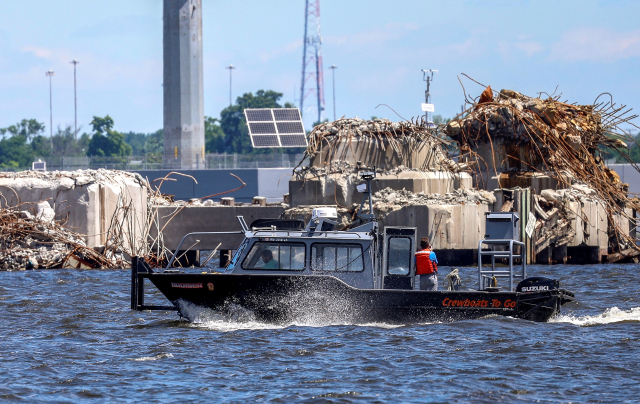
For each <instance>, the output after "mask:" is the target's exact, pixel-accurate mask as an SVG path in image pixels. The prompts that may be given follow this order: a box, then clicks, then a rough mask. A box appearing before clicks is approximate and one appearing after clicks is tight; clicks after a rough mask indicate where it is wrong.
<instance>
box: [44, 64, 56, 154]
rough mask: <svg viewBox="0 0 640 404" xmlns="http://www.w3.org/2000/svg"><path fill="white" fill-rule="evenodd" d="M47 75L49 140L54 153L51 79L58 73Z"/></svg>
mask: <svg viewBox="0 0 640 404" xmlns="http://www.w3.org/2000/svg"><path fill="white" fill-rule="evenodd" d="M45 74H46V75H47V77H49V131H50V136H49V138H50V140H51V151H52V152H53V96H52V91H51V77H52V76H55V75H56V72H54V71H53V70H48V71H47V72H46V73H45Z"/></svg>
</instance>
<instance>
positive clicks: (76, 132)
mask: <svg viewBox="0 0 640 404" xmlns="http://www.w3.org/2000/svg"><path fill="white" fill-rule="evenodd" d="M70 63H71V64H72V65H73V110H74V114H75V128H74V129H75V130H74V132H73V136H74V138H75V140H76V142H77V141H78V93H77V91H76V66H77V65H78V63H80V62H78V61H77V60H75V59H73V60H72V61H71V62H70Z"/></svg>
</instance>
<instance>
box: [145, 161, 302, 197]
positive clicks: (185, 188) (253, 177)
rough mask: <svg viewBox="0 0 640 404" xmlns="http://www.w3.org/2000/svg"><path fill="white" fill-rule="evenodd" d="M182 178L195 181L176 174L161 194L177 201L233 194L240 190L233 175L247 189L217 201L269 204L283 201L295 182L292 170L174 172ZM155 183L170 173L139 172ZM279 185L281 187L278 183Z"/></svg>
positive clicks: (238, 183)
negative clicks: (255, 199) (262, 199)
mask: <svg viewBox="0 0 640 404" xmlns="http://www.w3.org/2000/svg"><path fill="white" fill-rule="evenodd" d="M174 171H175V172H179V173H181V174H186V175H189V176H192V177H193V178H195V180H196V181H197V183H196V182H194V181H193V180H192V179H191V178H188V177H185V176H181V175H176V174H173V175H172V176H171V177H170V178H173V179H175V181H164V182H163V183H162V187H161V189H160V190H161V192H162V193H163V194H168V195H174V198H175V199H176V200H188V199H191V198H202V197H205V196H208V195H213V194H217V193H220V192H225V191H229V190H232V189H235V188H238V187H239V186H240V185H242V184H241V183H240V181H238V179H237V178H235V177H233V176H232V175H230V174H235V175H237V176H238V177H240V178H241V179H242V181H244V182H245V183H246V184H247V185H246V186H245V187H244V188H242V189H239V190H237V191H234V192H231V193H228V194H225V195H220V196H216V197H213V198H212V199H214V200H219V199H220V198H222V197H225V196H231V197H234V198H236V201H238V202H251V198H253V197H254V196H264V197H266V198H267V201H268V202H275V201H281V200H282V196H283V195H284V194H286V193H288V192H289V183H288V181H289V178H291V176H290V175H291V171H292V170H291V169H290V168H239V169H218V170H174ZM135 172H137V173H139V174H140V175H142V177H144V178H148V179H149V182H150V183H151V182H153V181H154V180H156V179H158V178H162V177H165V176H166V175H167V174H169V173H170V172H171V171H170V170H141V171H135ZM278 182H279V183H278ZM153 185H154V186H158V185H160V181H155V182H154V183H153Z"/></svg>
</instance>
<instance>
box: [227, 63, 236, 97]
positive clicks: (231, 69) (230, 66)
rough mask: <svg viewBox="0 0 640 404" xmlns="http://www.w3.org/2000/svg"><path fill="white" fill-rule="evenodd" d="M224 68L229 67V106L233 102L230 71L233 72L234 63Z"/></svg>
mask: <svg viewBox="0 0 640 404" xmlns="http://www.w3.org/2000/svg"><path fill="white" fill-rule="evenodd" d="M225 69H229V106H232V105H233V102H231V84H232V81H231V72H233V69H235V66H234V65H229V66H227V67H225Z"/></svg>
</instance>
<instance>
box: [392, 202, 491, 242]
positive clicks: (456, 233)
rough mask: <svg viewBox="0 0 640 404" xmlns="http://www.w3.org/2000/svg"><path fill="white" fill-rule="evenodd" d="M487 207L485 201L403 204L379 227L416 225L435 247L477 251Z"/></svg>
mask: <svg viewBox="0 0 640 404" xmlns="http://www.w3.org/2000/svg"><path fill="white" fill-rule="evenodd" d="M488 209H489V207H488V205H484V204H480V205H475V204H468V205H416V206H403V207H402V208H401V209H398V210H396V211H393V212H390V213H389V214H388V215H387V216H386V217H384V219H383V220H382V223H381V224H380V227H381V228H382V227H384V226H407V227H417V228H418V237H425V236H426V237H429V238H430V239H431V245H432V246H433V248H434V249H435V250H438V249H456V250H466V249H469V250H477V249H478V243H479V242H480V240H482V239H484V234H485V212H487V211H488Z"/></svg>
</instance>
